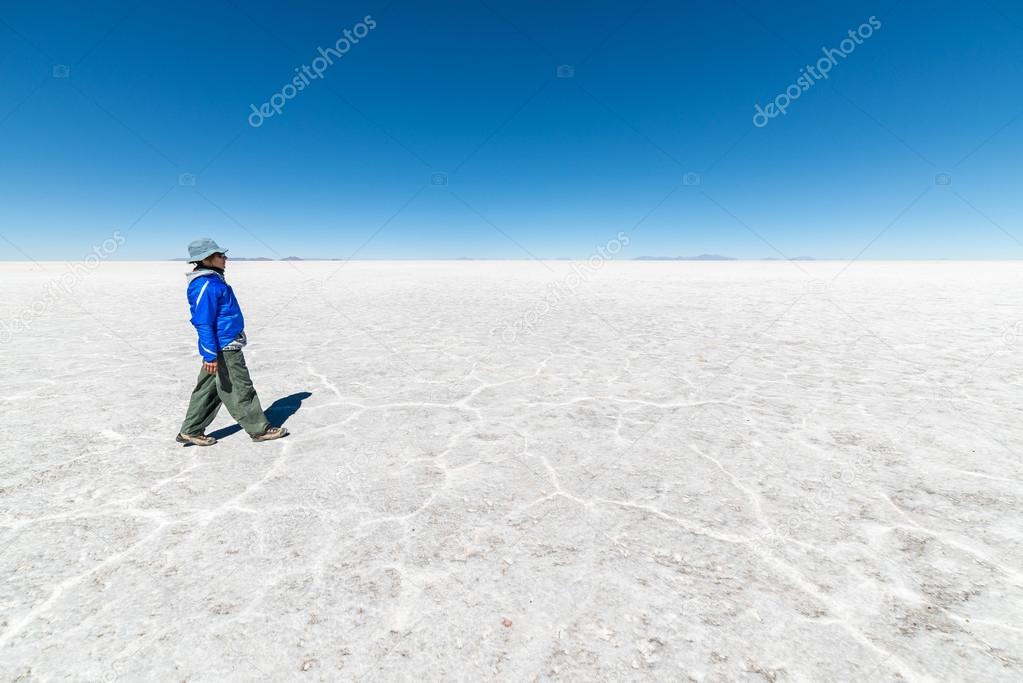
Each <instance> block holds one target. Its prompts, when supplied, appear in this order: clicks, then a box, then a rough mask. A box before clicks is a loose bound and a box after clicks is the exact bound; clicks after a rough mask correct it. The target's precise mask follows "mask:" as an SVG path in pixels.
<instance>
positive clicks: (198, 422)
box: [181, 368, 220, 436]
mask: <svg viewBox="0 0 1023 683" xmlns="http://www.w3.org/2000/svg"><path fill="white" fill-rule="evenodd" d="M218 410H220V396H219V395H217V379H216V378H215V377H214V376H213V375H211V374H209V373H208V372H206V371H205V370H203V369H202V368H199V379H198V380H196V382H195V389H193V390H192V398H191V400H190V401H189V402H188V412H186V413H185V421H184V422H183V423H182V424H181V433H182V434H187V435H190V436H191V435H195V434H205V433H206V428H207V427H209V426H210V423H211V422H213V418H215V417H216V416H217V411H218Z"/></svg>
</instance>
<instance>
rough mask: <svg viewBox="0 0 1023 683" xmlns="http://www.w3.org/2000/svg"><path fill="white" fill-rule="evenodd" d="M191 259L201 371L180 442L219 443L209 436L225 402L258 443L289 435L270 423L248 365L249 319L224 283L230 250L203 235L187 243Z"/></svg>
mask: <svg viewBox="0 0 1023 683" xmlns="http://www.w3.org/2000/svg"><path fill="white" fill-rule="evenodd" d="M188 260H189V263H192V264H194V266H195V267H194V269H193V270H192V272H190V273H186V274H185V277H186V278H187V279H188V290H187V293H188V307H189V310H190V311H191V314H192V325H193V326H195V330H196V332H197V333H198V334H199V355H200V356H202V368H201V369H200V370H199V379H198V381H197V382H196V384H195V389H193V390H192V398H191V400H190V401H189V403H188V412H187V413H186V414H185V421H184V422H183V423H182V424H181V431H180V432H178V435H177V437H176V439H175V441H177V442H178V443H183V444H193V445H196V446H212V445H213V444H215V443H216V442H217V440H216V439H214V438H213V437H212V436H206V428H207V427H208V426H209V425H210V423H211V422H213V418H214V417H216V416H217V411H218V410H220V405H221V403H223V404H224V405H226V406H227V411H228V412H229V413H231V417H233V418H234V419H235V420H237V421H238V424H239V425H241V427H242V429H244V430H245V431H246V432H248V434H249V436H250V437H252V440H253V441H272V440H273V439H279V438H281V437H283V436H287V435H288V430H287V429H285V428H284V427H274V426H272V425H271V424H270V422H269V421H268V420H267V419H266V414H264V413H263V408H262V407H261V406H260V404H259V397H258V396H257V395H256V390H255V388H254V387H253V386H252V379H250V378H249V369H248V368H247V367H246V366H245V356H244V355H243V354H242V347H243V346H245V344H246V342H247V340H246V338H245V320H244V318H242V310H241V307H239V306H238V300H237V299H236V298H235V296H234V290H233V289H231V285H229V284H227V280H226V279H224V269H225V268H226V266H227V249H222V248H220V246H218V245H217V243H216V242H214V241H213V240H212V239H210V238H208V237H204V238H202V239H197V240H195V241H194V242H192V243H191V244H189V245H188Z"/></svg>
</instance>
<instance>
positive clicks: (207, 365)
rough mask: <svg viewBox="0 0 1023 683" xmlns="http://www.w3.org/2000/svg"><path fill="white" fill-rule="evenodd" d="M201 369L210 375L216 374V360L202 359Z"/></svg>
mask: <svg viewBox="0 0 1023 683" xmlns="http://www.w3.org/2000/svg"><path fill="white" fill-rule="evenodd" d="M202 369H203V370H205V371H206V372H208V373H210V374H211V375H215V374H217V361H215V360H213V361H203V363H202Z"/></svg>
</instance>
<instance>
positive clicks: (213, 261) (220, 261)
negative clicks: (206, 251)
mask: <svg viewBox="0 0 1023 683" xmlns="http://www.w3.org/2000/svg"><path fill="white" fill-rule="evenodd" d="M203 263H205V264H206V265H208V266H213V267H214V268H220V269H221V270H223V269H224V268H226V267H227V254H221V253H220V252H219V251H218V252H217V253H215V254H210V255H209V256H207V257H206V258H204V259H203Z"/></svg>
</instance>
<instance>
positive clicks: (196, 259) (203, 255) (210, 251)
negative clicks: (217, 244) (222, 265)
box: [188, 249, 227, 263]
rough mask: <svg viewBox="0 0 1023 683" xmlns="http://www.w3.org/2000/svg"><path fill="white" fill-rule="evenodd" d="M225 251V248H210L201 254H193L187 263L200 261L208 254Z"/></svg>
mask: <svg viewBox="0 0 1023 683" xmlns="http://www.w3.org/2000/svg"><path fill="white" fill-rule="evenodd" d="M226 253H227V249H210V250H209V251H207V252H204V253H203V254H202V255H201V256H193V257H192V258H191V259H190V260H189V261H188V262H189V263H199V261H202V260H203V259H204V258H206V257H208V256H212V255H213V254H226Z"/></svg>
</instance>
